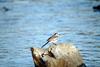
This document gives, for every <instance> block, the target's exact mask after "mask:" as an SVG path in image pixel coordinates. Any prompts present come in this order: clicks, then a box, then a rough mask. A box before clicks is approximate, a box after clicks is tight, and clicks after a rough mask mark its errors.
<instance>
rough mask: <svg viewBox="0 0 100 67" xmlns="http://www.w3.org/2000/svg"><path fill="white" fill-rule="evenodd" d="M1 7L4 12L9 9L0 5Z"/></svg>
mask: <svg viewBox="0 0 100 67" xmlns="http://www.w3.org/2000/svg"><path fill="white" fill-rule="evenodd" d="M2 9H3V10H4V11H5V12H6V11H9V10H10V9H9V8H7V7H5V6H4V7H2Z"/></svg>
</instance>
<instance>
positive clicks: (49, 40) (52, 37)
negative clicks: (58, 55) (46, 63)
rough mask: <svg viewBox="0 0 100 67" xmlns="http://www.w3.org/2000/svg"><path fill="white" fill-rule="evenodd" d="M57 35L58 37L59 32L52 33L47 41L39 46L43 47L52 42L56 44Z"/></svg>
mask: <svg viewBox="0 0 100 67" xmlns="http://www.w3.org/2000/svg"><path fill="white" fill-rule="evenodd" d="M58 37H59V34H58V33H54V34H53V35H52V36H51V37H49V38H48V39H47V42H46V43H45V44H44V45H43V46H42V47H41V48H43V47H44V46H45V45H47V44H48V43H53V44H55V45H56V42H57V39H58Z"/></svg>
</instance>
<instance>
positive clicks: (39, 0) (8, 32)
mask: <svg viewBox="0 0 100 67" xmlns="http://www.w3.org/2000/svg"><path fill="white" fill-rule="evenodd" d="M97 4H100V1H94V0H75V1H74V0H53V1H51V0H27V1H26V0H21V1H20V0H18V1H17V0H9V1H8V0H1V1H0V67H34V64H33V60H32V57H31V52H30V47H41V46H42V45H43V44H44V43H45V42H46V39H47V38H48V37H49V36H51V35H52V33H54V32H58V33H60V34H62V35H64V37H62V38H60V39H59V42H71V43H74V44H75V46H76V47H77V48H79V50H80V53H81V55H82V57H83V59H84V62H85V63H86V65H87V66H88V67H100V12H94V11H93V9H92V6H94V5H97ZM3 6H5V7H7V8H9V10H8V11H5V10H4V9H2V7H3ZM48 46H49V45H47V46H46V47H48Z"/></svg>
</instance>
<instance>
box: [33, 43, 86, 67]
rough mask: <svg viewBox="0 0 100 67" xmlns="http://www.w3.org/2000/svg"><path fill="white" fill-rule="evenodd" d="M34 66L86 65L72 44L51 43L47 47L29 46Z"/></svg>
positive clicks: (62, 66)
mask: <svg viewBox="0 0 100 67" xmlns="http://www.w3.org/2000/svg"><path fill="white" fill-rule="evenodd" d="M31 52H32V57H33V60H34V63H35V67H86V66H85V64H84V62H83V60H82V57H81V55H80V53H79V51H78V49H77V48H76V47H75V46H73V45H72V44H58V45H52V46H50V47H49V48H47V49H41V48H31Z"/></svg>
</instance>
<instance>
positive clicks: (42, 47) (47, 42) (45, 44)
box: [41, 41, 49, 48]
mask: <svg viewBox="0 0 100 67" xmlns="http://www.w3.org/2000/svg"><path fill="white" fill-rule="evenodd" d="M48 43H49V41H48V42H46V43H45V44H44V45H43V46H42V47H41V48H43V47H44V46H45V45H46V44H48Z"/></svg>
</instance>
